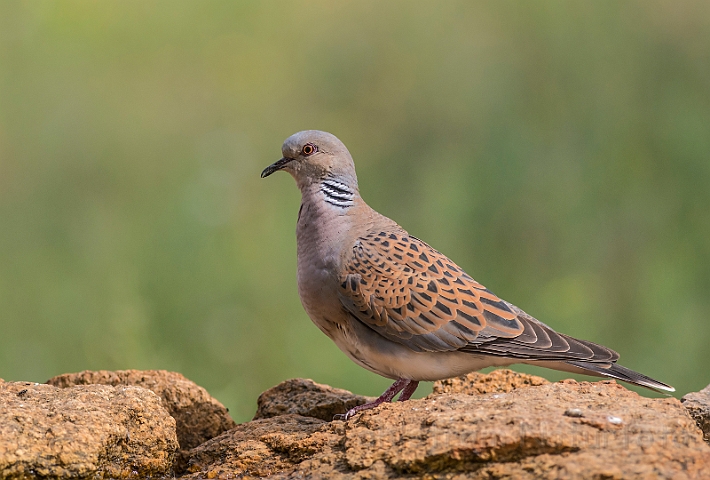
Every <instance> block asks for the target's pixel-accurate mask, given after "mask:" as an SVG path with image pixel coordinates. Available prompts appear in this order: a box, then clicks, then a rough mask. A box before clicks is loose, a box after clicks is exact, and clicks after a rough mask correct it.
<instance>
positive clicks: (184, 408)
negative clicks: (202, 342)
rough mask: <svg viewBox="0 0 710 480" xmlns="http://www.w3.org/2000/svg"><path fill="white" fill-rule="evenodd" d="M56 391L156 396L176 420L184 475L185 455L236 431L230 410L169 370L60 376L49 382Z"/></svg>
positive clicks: (201, 389) (86, 372)
mask: <svg viewBox="0 0 710 480" xmlns="http://www.w3.org/2000/svg"><path fill="white" fill-rule="evenodd" d="M47 383H48V384H50V385H54V386H56V387H61V388H66V387H71V386H74V385H95V384H98V385H113V386H118V385H134V386H138V387H143V388H147V389H149V390H151V391H153V392H155V393H156V394H157V395H158V396H160V398H161V399H162V401H163V406H164V407H165V408H166V409H167V410H168V412H169V413H170V415H172V417H173V418H174V419H175V423H176V429H177V437H178V441H179V442H180V452H179V455H178V457H177V464H176V466H175V467H176V470H177V471H178V472H180V471H182V470H183V468H184V466H185V464H184V461H183V460H184V454H185V453H186V452H187V451H188V450H190V449H191V448H194V447H196V446H198V445H200V444H202V443H204V442H205V441H207V440H209V439H210V438H214V437H216V436H217V435H219V434H220V433H222V432H224V431H227V430H229V429H231V428H234V427H235V426H236V424H235V423H234V420H232V418H231V417H230V416H229V413H228V411H227V409H226V408H225V407H224V405H222V404H221V403H219V402H218V401H217V400H215V399H214V398H212V397H211V396H210V394H209V393H207V390H205V389H204V388H202V387H200V386H199V385H197V384H196V383H194V382H192V381H190V380H188V379H187V378H185V377H184V376H183V375H181V374H179V373H175V372H167V371H165V370H118V371H114V372H111V371H106V370H99V371H88V370H87V371H83V372H79V373H68V374H65V375H59V376H57V377H54V378H52V379H50V380H48V381H47Z"/></svg>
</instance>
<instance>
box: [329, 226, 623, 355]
mask: <svg viewBox="0 0 710 480" xmlns="http://www.w3.org/2000/svg"><path fill="white" fill-rule="evenodd" d="M340 298H341V302H342V304H343V305H344V307H345V308H346V309H347V310H348V311H349V312H350V313H351V314H352V315H353V316H354V317H356V318H357V319H358V320H360V321H361V322H363V323H365V324H366V325H368V326H369V327H370V328H372V329H373V330H375V331H376V332H378V333H380V334H381V335H383V336H384V337H386V338H388V339H390V340H393V341H396V342H398V343H401V344H403V345H405V346H407V347H409V348H411V349H412V350H415V351H430V352H432V351H453V350H462V351H468V352H471V353H483V354H488V355H500V356H506V357H515V358H520V359H521V360H587V361H590V360H593V361H604V362H609V361H614V360H616V358H618V355H617V354H616V352H614V351H613V350H610V349H608V348H606V347H602V346H600V345H596V344H593V343H591V342H585V341H582V340H576V339H574V338H571V337H568V336H566V335H562V334H558V333H556V332H555V331H554V330H552V329H551V328H549V327H548V326H546V325H545V324H543V323H542V322H539V321H538V320H536V319H535V318H533V317H531V316H530V315H528V314H526V313H525V312H523V311H522V310H520V309H519V308H517V307H515V306H514V305H512V304H510V303H508V302H505V301H503V300H501V299H500V298H498V297H497V296H496V295H495V294H493V293H492V292H491V291H490V290H488V289H487V288H486V287H484V286H483V285H481V284H480V283H478V282H476V281H475V280H474V279H473V278H471V277H470V276H469V275H468V274H466V272H464V271H463V270H462V269H461V268H460V267H458V266H457V265H456V264H455V263H454V262H452V261H451V260H449V259H448V258H447V257H446V256H445V255H443V254H441V253H439V252H437V251H436V250H434V249H433V248H431V247H430V246H429V245H427V244H426V243H424V242H422V241H421V240H419V239H417V238H415V237H412V236H410V235H408V234H407V233H406V232H404V231H386V232H385V231H380V232H377V231H375V232H372V233H369V234H367V235H364V236H362V237H360V238H359V239H358V240H357V242H356V243H355V246H354V247H353V251H352V255H351V256H350V258H349V259H348V261H347V262H346V265H345V269H344V272H343V274H342V276H341V278H340Z"/></svg>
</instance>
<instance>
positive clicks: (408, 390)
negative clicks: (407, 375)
mask: <svg viewBox="0 0 710 480" xmlns="http://www.w3.org/2000/svg"><path fill="white" fill-rule="evenodd" d="M418 386H419V382H415V381H414V380H410V381H409V383H408V384H407V386H406V387H404V390H402V394H401V395H400V396H399V400H398V401H399V402H404V401H405V400H409V397H411V396H412V394H413V393H414V392H415V391H416V389H417V387H418Z"/></svg>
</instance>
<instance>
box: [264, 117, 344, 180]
mask: <svg viewBox="0 0 710 480" xmlns="http://www.w3.org/2000/svg"><path fill="white" fill-rule="evenodd" d="M281 153H282V154H283V158H282V159H281V160H279V161H277V162H275V163H272V164H271V165H269V166H268V167H266V168H265V169H264V171H263V172H261V178H265V177H268V176H269V175H271V174H272V173H274V172H276V171H278V170H285V171H287V172H288V173H290V174H291V175H292V176H293V178H294V179H295V180H296V183H297V184H298V187H299V188H301V189H303V188H305V187H307V186H309V185H312V184H314V183H320V182H321V181H322V180H324V179H326V178H330V179H335V180H337V181H338V182H341V183H344V184H346V185H348V186H349V187H352V188H353V189H357V176H356V175H355V165H354V164H353V159H352V157H351V156H350V152H349V151H348V149H347V148H345V145H343V142H341V141H340V140H338V138H337V137H336V136H335V135H333V134H331V133H328V132H321V131H319V130H304V131H303V132H298V133H294V134H293V135H291V136H290V137H288V138H287V139H286V141H285V142H284V144H283V146H282V147H281Z"/></svg>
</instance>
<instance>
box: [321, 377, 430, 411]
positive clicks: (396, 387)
mask: <svg viewBox="0 0 710 480" xmlns="http://www.w3.org/2000/svg"><path fill="white" fill-rule="evenodd" d="M411 382H412V381H411V380H406V379H404V378H400V379H399V380H397V381H396V382H394V383H393V384H392V385H391V386H390V388H388V389H387V390H385V393H383V394H382V395H380V396H379V397H378V398H377V400H375V401H374V402H370V403H364V404H362V405H358V406H356V407H353V408H351V409H350V410H348V411H347V412H345V415H343V414H338V415H335V416H334V417H333V420H349V419H350V418H352V417H353V415H355V414H356V413H358V412H362V411H363V410H369V409H371V408H375V407H376V406H378V405H379V404H381V403H384V402H391V401H392V399H393V398H394V396H395V395H397V394H398V393H399V392H401V391H402V389H406V388H407V387H408V386H409V385H410V383H411ZM414 383H415V384H418V383H419V382H414ZM416 388H417V387H416V385H415V387H414V389H416ZM412 393H414V390H412V391H411V392H410V393H409V396H411V395H412ZM407 398H409V397H407ZM405 400H406V399H405Z"/></svg>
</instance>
